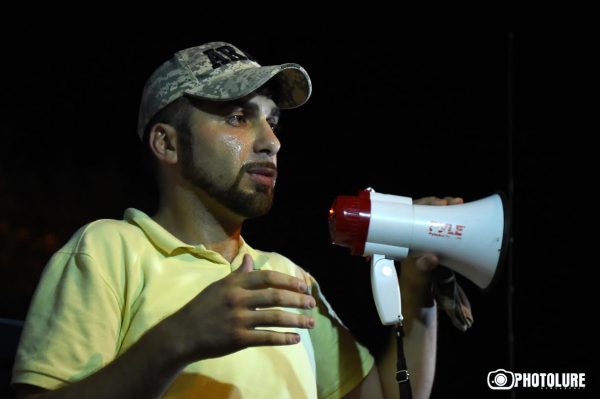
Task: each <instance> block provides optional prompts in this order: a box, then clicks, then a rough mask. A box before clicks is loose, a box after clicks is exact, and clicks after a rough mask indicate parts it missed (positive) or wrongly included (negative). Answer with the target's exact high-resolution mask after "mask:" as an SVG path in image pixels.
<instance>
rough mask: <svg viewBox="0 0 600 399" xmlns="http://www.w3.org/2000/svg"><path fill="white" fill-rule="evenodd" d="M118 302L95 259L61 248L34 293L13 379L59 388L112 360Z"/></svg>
mask: <svg viewBox="0 0 600 399" xmlns="http://www.w3.org/2000/svg"><path fill="white" fill-rule="evenodd" d="M119 302H120V301H119V299H118V296H117V295H116V294H115V290H114V289H113V288H112V287H111V286H110V284H109V283H108V282H107V279H106V278H105V277H104V276H103V275H102V272H101V269H100V267H99V265H97V264H96V263H95V262H94V259H92V258H91V257H90V256H89V255H87V254H85V253H67V252H57V253H56V254H55V255H54V256H53V257H52V258H51V259H50V261H49V263H48V265H47V266H46V268H45V270H44V273H43V274H42V279H41V281H40V283H39V285H38V287H37V289H36V292H35V294H34V297H33V300H32V303H31V306H30V309H29V312H28V315H27V319H26V321H25V327H24V329H23V333H22V336H21V341H20V343H19V347H18V349H17V355H16V358H15V364H14V367H13V379H12V383H13V384H15V383H23V384H31V385H36V386H39V387H42V388H46V389H56V388H59V387H60V386H62V385H65V384H67V383H69V382H73V381H77V380H81V379H83V378H85V377H86V376H88V375H90V374H92V373H94V372H95V371H97V370H98V369H100V368H102V367H104V366H105V365H106V364H108V363H109V362H110V361H112V360H113V359H114V357H115V354H116V353H117V349H118V348H117V342H118V337H119V330H120V325H121V317H120V314H121V310H120V308H121V304H120V303H119Z"/></svg>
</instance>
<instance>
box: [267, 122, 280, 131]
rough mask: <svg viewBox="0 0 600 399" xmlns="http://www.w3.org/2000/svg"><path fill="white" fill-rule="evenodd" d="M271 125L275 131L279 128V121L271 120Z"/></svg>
mask: <svg viewBox="0 0 600 399" xmlns="http://www.w3.org/2000/svg"><path fill="white" fill-rule="evenodd" d="M268 122H269V126H271V129H273V131H274V132H276V131H278V130H279V121H276V120H269V121H268Z"/></svg>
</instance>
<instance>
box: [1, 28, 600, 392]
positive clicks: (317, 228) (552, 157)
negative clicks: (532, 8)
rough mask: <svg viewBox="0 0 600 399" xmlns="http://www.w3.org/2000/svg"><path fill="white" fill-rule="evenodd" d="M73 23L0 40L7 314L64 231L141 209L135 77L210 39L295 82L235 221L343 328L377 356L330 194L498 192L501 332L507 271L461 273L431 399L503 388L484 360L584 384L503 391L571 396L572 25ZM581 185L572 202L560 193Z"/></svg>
mask: <svg viewBox="0 0 600 399" xmlns="http://www.w3.org/2000/svg"><path fill="white" fill-rule="evenodd" d="M78 34H81V32H79V31H78V32H67V33H65V34H64V35H63V34H48V35H42V36H37V37H35V39H32V40H25V39H19V40H18V41H11V40H7V43H6V45H5V46H4V50H3V51H4V65H3V70H4V72H3V77H4V79H3V82H2V90H1V95H2V115H3V118H2V132H1V133H0V137H1V138H2V141H1V142H0V143H1V144H0V193H1V195H0V284H1V293H2V294H1V298H2V302H1V306H0V317H1V318H10V319H17V320H22V319H23V318H24V317H25V314H26V311H27V306H28V304H29V300H30V298H31V295H32V293H33V290H34V288H35V285H36V283H37V280H38V277H39V275H40V273H41V270H42V268H43V266H44V264H45V262H46V261H47V259H48V258H49V256H50V255H51V254H52V253H53V252H54V251H55V250H57V249H58V248H59V247H60V246H61V245H62V244H64V243H65V242H66V240H67V239H68V238H69V237H70V235H71V234H72V233H73V232H74V231H75V230H76V229H77V228H79V227H80V226H81V225H83V224H85V223H87V222H90V221H92V220H94V219H97V218H117V219H120V218H121V217H122V214H123V211H124V209H125V208H127V207H130V206H134V207H137V208H140V209H142V210H145V211H147V212H152V210H153V208H154V206H155V202H154V195H155V190H154V188H153V180H152V178H151V177H149V176H147V175H146V174H145V171H144V168H143V167H142V163H141V158H142V157H141V150H140V143H139V140H138V138H137V136H136V134H135V132H136V130H135V129H136V123H137V107H138V101H139V97H140V95H141V90H142V87H143V84H144V81H145V79H146V78H147V77H148V76H149V75H150V73H151V72H152V71H153V70H154V68H155V67H157V66H158V65H159V64H160V63H161V62H163V61H165V60H166V59H168V58H169V57H170V56H171V54H172V53H173V52H174V51H176V50H179V49H182V48H185V47H189V46H193V45H198V44H201V43H204V42H207V41H212V40H224V41H230V42H232V43H234V44H235V45H237V46H238V47H240V48H242V49H244V50H246V51H248V52H249V53H250V54H252V55H253V56H254V57H255V58H257V59H258V61H259V62H261V63H262V64H263V65H267V64H273V63H283V62H297V63H300V64H301V65H303V66H304V67H305V68H306V69H307V70H308V72H309V74H310V75H311V78H312V81H313V89H314V92H313V96H312V98H311V100H310V101H309V102H308V103H307V104H306V105H305V106H304V107H302V108H299V109H298V110H294V111H288V112H284V114H283V119H282V126H281V133H280V139H281V141H282V144H283V149H282V151H281V153H280V157H279V165H280V178H279V180H278V188H277V199H276V204H275V206H274V208H273V210H272V212H271V213H270V214H269V215H268V216H266V217H264V218H261V219H259V220H255V221H251V222H249V223H248V225H247V229H246V232H245V234H244V236H245V238H246V239H247V241H249V242H250V243H251V244H252V245H253V246H255V247H257V248H260V249H264V250H273V251H278V252H281V253H283V254H285V255H287V256H288V257H290V258H291V259H292V260H294V261H296V262H297V263H298V264H300V265H302V266H303V267H305V268H306V269H308V270H309V271H310V272H311V273H312V274H313V275H315V276H316V277H317V279H318V280H319V281H320V283H321V285H322V286H323V289H324V291H325V293H326V294H327V296H328V298H329V299H330V301H331V302H332V304H333V306H334V308H335V309H336V310H337V312H338V314H339V315H340V316H341V317H342V319H343V320H344V321H345V322H346V324H347V325H348V326H349V327H350V329H351V330H352V331H353V332H354V333H355V335H356V336H357V337H358V338H359V339H360V340H361V341H362V342H363V343H364V344H366V345H367V346H368V347H370V348H371V349H372V350H373V351H374V353H378V351H379V349H380V343H381V341H382V339H383V337H384V336H385V334H386V331H385V329H384V328H383V327H382V326H381V324H380V322H379V319H378V317H377V313H376V310H375V307H374V304H373V300H372V297H371V291H370V282H369V268H368V264H367V263H366V262H365V261H363V260H362V259H360V258H355V257H351V256H350V254H349V252H347V251H346V250H345V249H343V248H338V247H334V246H332V245H331V244H330V243H329V237H328V230H327V211H328V209H329V206H330V205H331V203H332V201H333V199H334V198H335V196H337V195H340V194H354V193H356V192H357V191H358V190H360V189H363V188H365V187H368V186H371V187H374V188H375V189H376V190H377V191H379V192H382V193H389V194H397V195H406V196H411V197H413V198H418V197H422V196H426V195H437V196H446V195H452V196H461V197H463V198H464V199H465V201H467V202H468V201H473V200H477V199H480V198H483V197H485V196H488V195H490V194H492V193H493V192H495V191H496V190H502V191H504V192H505V193H506V194H509V196H510V197H511V200H512V203H513V209H512V218H511V221H512V226H513V230H512V237H513V244H514V245H512V246H511V256H510V257H509V259H511V260H512V262H509V263H510V264H511V265H512V280H513V282H514V292H513V300H514V305H513V306H512V314H513V317H512V322H513V325H514V345H512V346H511V344H510V339H509V328H508V326H509V311H508V309H509V307H508V301H507V298H508V296H509V295H508V294H509V289H508V286H509V284H508V283H509V276H510V273H509V272H508V271H509V270H510V268H507V269H505V270H504V272H503V274H502V275H501V277H500V280H499V281H498V284H497V285H496V286H495V287H494V288H493V289H492V290H490V291H489V292H486V293H482V292H480V291H479V289H478V288H477V287H476V286H475V285H474V284H472V283H471V282H469V281H467V280H465V279H462V278H461V280H460V281H461V283H462V285H463V287H464V289H465V290H466V292H467V294H468V296H469V298H470V300H471V303H472V306H473V311H474V316H475V324H474V326H473V327H472V328H471V329H470V330H469V331H467V332H466V333H461V332H459V331H458V330H456V329H455V328H454V327H453V326H452V325H451V324H450V322H449V321H448V319H447V318H446V316H445V315H440V325H439V349H438V363H437V371H436V381H435V385H434V392H433V395H432V397H434V398H445V397H463V396H467V395H469V397H509V394H508V393H507V392H502V391H491V390H490V389H489V388H488V387H487V383H486V376H487V373H488V372H490V371H493V370H496V369H498V368H505V369H512V371H516V372H586V379H587V381H586V382H587V385H588V388H587V389H586V390H585V391H579V392H577V391H573V390H570V391H567V392H565V391H563V392H560V391H548V390H545V391H542V390H541V389H537V390H534V389H519V390H516V391H515V390H513V391H512V393H513V394H515V393H516V397H538V396H539V397H544V398H547V397H554V396H556V397H575V396H576V397H583V396H585V395H586V394H589V393H590V391H591V389H592V385H594V384H593V381H594V378H593V374H592V373H591V372H590V368H589V362H590V359H591V348H590V345H589V343H590V342H591V341H590V334H589V331H590V330H591V329H592V327H591V322H590V320H591V313H592V312H593V310H595V307H594V308H592V307H591V304H592V303H593V302H592V301H591V292H590V287H589V286H590V283H589V282H590V278H591V276H590V275H589V272H588V270H589V268H588V267H587V264H586V262H584V259H583V256H582V253H583V252H584V251H585V250H584V249H582V248H581V245H579V244H580V242H579V238H580V237H579V235H578V232H584V230H579V229H577V228H575V223H576V221H577V214H578V212H579V210H580V209H581V207H582V206H584V205H585V203H586V202H591V203H593V201H589V194H590V193H589V192H588V191H587V190H588V189H589V187H590V186H591V184H590V183H593V179H592V176H591V175H590V173H589V172H587V173H586V170H585V169H582V168H581V167H580V161H581V160H582V158H584V156H583V151H582V148H585V147H586V144H585V141H582V139H581V137H582V136H581V135H580V134H578V132H577V131H576V129H573V128H572V125H571V124H570V119H571V111H572V110H573V109H574V106H573V102H574V101H575V99H576V97H577V96H575V95H574V94H573V93H574V91H573V89H577V90H578V89H579V88H576V87H575V86H577V85H576V83H574V82H575V81H576V80H577V77H578V74H579V71H578V69H577V68H573V66H574V65H577V62H578V58H579V52H578V49H579V48H578V46H575V44H576V43H578V38H569V37H566V36H564V35H562V34H549V33H537V34H529V33H522V32H518V31H517V32H513V34H512V37H513V38H514V40H513V41H512V46H513V51H509V48H510V47H511V44H510V43H511V40H510V37H511V35H510V34H509V33H508V32H506V31H499V32H496V33H477V32H471V33H468V34H467V33H460V34H459V33H448V32H440V33H435V34H432V33H429V34H423V33H398V32H394V33H387V34H385V35H381V34H374V33H368V32H367V33H365V32H358V31H353V30H347V31H344V32H341V31H336V30H333V29H331V30H330V29H326V28H320V29H317V28H315V29H314V31H312V32H310V33H303V34H295V35H277V34H269V35H252V34H248V33H232V32H229V33H223V34H210V35H208V34H204V33H202V32H196V33H193V34H192V33H177V34H173V35H171V36H170V37H168V38H165V37H163V36H159V35H157V34H154V35H153V34H141V33H140V34H130V35H120V36H117V35H112V36H111V35H107V34H105V35H103V36H99V35H84V37H79V38H78V40H75V39H74V36H75V35H78ZM81 40H83V43H85V44H84V45H82V44H80V43H81V42H82V41H81ZM511 60H512V61H511ZM510 65H512V67H509V66H510ZM511 81H512V84H509V82H511ZM510 88H512V93H513V95H512V96H511V95H509V93H510V92H511V90H509V89H510ZM511 113H512V115H513V116H512V117H510V115H511ZM582 180H583V182H584V183H583V184H580V183H576V182H579V181H582ZM511 182H514V191H513V189H512V188H511ZM582 186H583V187H584V188H580V187H582ZM582 196H583V197H585V198H588V200H583V198H580V199H581V200H583V201H573V200H574V199H578V198H579V197H582ZM576 202H577V205H575V203H576ZM596 303H597V301H596ZM592 309H593V310H592ZM590 310H591V311H590ZM4 342H5V346H7V345H9V344H6V343H9V342H10V341H9V340H8V339H6V340H5V341H4ZM511 348H512V350H514V362H512V363H511V360H510V358H511V356H510V353H511ZM3 350H4V351H6V349H3ZM1 395H2V392H0V396H1Z"/></svg>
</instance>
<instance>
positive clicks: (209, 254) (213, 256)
mask: <svg viewBox="0 0 600 399" xmlns="http://www.w3.org/2000/svg"><path fill="white" fill-rule="evenodd" d="M123 218H124V219H125V220H126V221H127V222H129V223H132V224H135V225H137V226H138V227H139V228H140V229H141V230H142V231H143V232H144V234H145V235H146V237H148V239H149V240H150V241H151V242H152V244H153V245H154V246H155V247H157V248H158V249H159V250H160V251H161V252H163V253H164V254H165V255H167V256H175V255H179V254H181V253H184V252H187V253H191V254H194V255H196V256H199V257H202V258H205V259H207V260H209V261H211V262H214V263H220V264H225V265H230V266H231V269H232V270H235V269H237V268H238V267H240V265H241V264H242V260H243V258H244V254H249V255H250V256H251V257H252V259H253V260H254V269H260V268H262V267H263V266H264V265H265V263H267V260H268V257H267V256H266V255H264V254H262V253H261V252H259V251H256V250H255V249H254V248H252V247H250V245H248V244H247V243H246V241H245V240H244V239H243V238H242V237H240V248H239V251H238V254H237V256H236V257H235V258H234V259H233V261H232V262H231V263H229V262H228V261H227V260H226V259H225V258H224V257H223V255H221V254H220V253H218V252H216V251H213V250H211V249H207V248H206V247H205V246H204V244H199V245H196V246H194V245H189V244H186V243H184V242H183V241H181V240H180V239H178V238H177V237H175V236H174V235H173V234H171V233H169V232H168V231H167V230H166V229H165V228H163V227H162V226H161V225H160V224H158V223H156V222H155V221H154V220H153V219H152V218H151V217H150V216H148V215H147V214H145V213H144V212H142V211H140V210H138V209H135V208H128V209H126V210H125V214H124V216H123Z"/></svg>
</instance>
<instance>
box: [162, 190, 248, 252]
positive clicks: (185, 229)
mask: <svg viewBox="0 0 600 399" xmlns="http://www.w3.org/2000/svg"><path fill="white" fill-rule="evenodd" d="M177 197H178V198H177ZM220 208H222V209H220ZM230 213H231V212H229V211H228V210H225V209H224V208H223V207H222V205H220V204H217V203H216V202H215V201H214V200H212V199H205V200H204V201H203V200H201V199H200V198H198V196H196V195H194V194H192V193H181V192H180V193H179V195H177V194H176V195H172V196H169V198H162V199H161V203H160V206H159V208H158V211H157V212H156V214H155V215H154V216H153V217H152V219H154V221H155V222H157V223H158V224H160V225H161V226H162V227H163V228H165V229H166V230H167V231H168V232H169V233H171V234H173V235H174V236H175V237H177V238H178V239H179V240H181V241H183V242H184V243H186V244H189V245H194V246H196V245H199V244H204V246H205V247H206V248H207V249H210V250H213V251H215V252H218V253H220V254H221V255H222V256H223V257H224V258H225V259H227V261H229V262H231V261H232V260H233V259H234V258H235V257H236V255H237V254H238V251H239V248H240V243H241V240H240V234H241V230H242V223H243V219H241V218H235V217H233V218H232V217H231V215H230Z"/></svg>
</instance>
